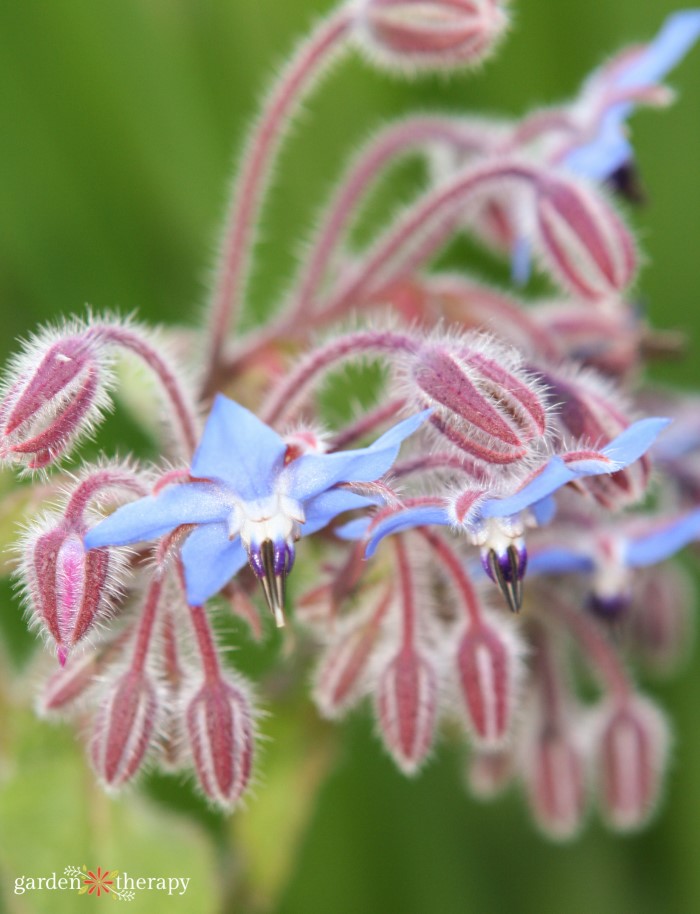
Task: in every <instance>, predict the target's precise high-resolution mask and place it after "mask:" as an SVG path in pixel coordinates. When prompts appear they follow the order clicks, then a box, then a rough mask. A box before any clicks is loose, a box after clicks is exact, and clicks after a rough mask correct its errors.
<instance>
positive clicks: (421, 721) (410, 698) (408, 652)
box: [375, 645, 438, 774]
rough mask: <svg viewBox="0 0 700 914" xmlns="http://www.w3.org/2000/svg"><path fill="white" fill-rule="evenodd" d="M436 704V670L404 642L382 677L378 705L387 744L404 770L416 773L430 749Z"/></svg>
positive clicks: (406, 772)
mask: <svg viewBox="0 0 700 914" xmlns="http://www.w3.org/2000/svg"><path fill="white" fill-rule="evenodd" d="M437 707H438V684H437V675H436V673H435V670H434V669H433V667H432V665H431V664H430V663H429V662H428V661H427V659H426V658H425V657H423V656H421V655H420V654H419V653H417V651H415V650H414V649H413V648H412V647H411V646H410V645H406V646H404V647H403V648H402V649H401V650H400V651H399V653H398V654H397V655H396V656H395V657H394V658H393V660H392V661H391V662H390V663H389V664H388V666H387V667H386V668H385V670H384V672H383V673H382V674H381V676H380V677H379V681H378V683H377V688H376V693H375V708H376V714H377V721H378V723H379V733H380V735H381V737H382V740H383V742H384V745H385V746H386V748H387V749H388V750H389V752H390V753H391V755H392V757H393V759H394V761H395V762H396V764H397V765H398V766H399V768H401V770H402V771H403V772H404V773H405V774H415V772H416V771H417V770H418V768H419V767H420V765H421V764H422V762H423V761H424V760H425V757H426V755H427V754H428V752H429V751H430V747H431V746H432V744H433V738H434V735H435V722H436V719H437Z"/></svg>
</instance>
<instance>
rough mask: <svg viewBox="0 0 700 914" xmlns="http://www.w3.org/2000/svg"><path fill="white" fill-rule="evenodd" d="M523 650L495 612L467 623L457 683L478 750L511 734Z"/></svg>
mask: <svg viewBox="0 0 700 914" xmlns="http://www.w3.org/2000/svg"><path fill="white" fill-rule="evenodd" d="M521 653H522V651H521V649H520V645H519V643H518V641H517V639H516V636H515V632H514V630H513V629H512V628H511V627H510V626H506V625H504V624H503V623H502V621H501V620H500V619H497V618H496V617H495V616H494V617H493V618H489V619H485V620H484V621H483V622H480V623H472V624H470V625H469V626H468V627H467V628H466V630H465V631H464V634H463V635H462V637H461V639H460V642H459V646H458V648H457V654H456V657H455V660H456V672H457V686H458V690H459V695H460V697H461V700H462V705H463V708H464V711H465V712H466V719H467V725H468V727H469V730H470V732H471V733H472V736H473V738H474V742H475V743H476V745H477V746H478V748H479V749H480V750H485V751H489V752H490V751H493V750H496V749H500V748H501V747H502V746H503V745H504V744H505V743H506V742H507V741H508V739H509V738H510V733H511V728H512V724H513V718H514V715H515V711H516V707H517V697H518V687H519V680H520V655H521Z"/></svg>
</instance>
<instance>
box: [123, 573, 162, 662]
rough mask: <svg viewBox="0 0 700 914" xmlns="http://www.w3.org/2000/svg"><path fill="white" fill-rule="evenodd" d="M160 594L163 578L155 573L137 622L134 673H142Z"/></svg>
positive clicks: (132, 660)
mask: <svg viewBox="0 0 700 914" xmlns="http://www.w3.org/2000/svg"><path fill="white" fill-rule="evenodd" d="M162 592H163V576H162V574H161V573H160V572H156V574H155V577H154V578H153V580H152V581H151V584H150V587H149V588H148V593H147V594H146V602H145V604H144V608H143V613H142V614H141V619H140V620H139V627H138V631H137V632H136V643H135V645H134V653H133V656H132V658H131V670H132V672H134V673H140V672H142V670H143V668H144V666H145V664H146V658H147V657H148V649H149V647H150V644H151V636H152V635H153V626H154V625H155V621H156V615H157V613H158V604H159V603H160V597H161V593H162Z"/></svg>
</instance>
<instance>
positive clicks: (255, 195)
mask: <svg viewBox="0 0 700 914" xmlns="http://www.w3.org/2000/svg"><path fill="white" fill-rule="evenodd" d="M353 17H354V13H353V12H352V10H351V9H350V8H345V7H341V8H340V9H339V10H337V11H336V12H335V13H333V14H332V15H331V16H330V17H329V18H328V19H325V20H323V21H322V22H321V23H320V24H319V25H318V26H317V28H316V30H315V31H314V32H312V34H311V35H310V36H309V38H308V39H307V40H306V41H305V42H304V43H303V44H302V45H301V47H300V48H299V49H298V51H297V53H296V54H295V55H294V56H293V57H292V59H291V61H290V62H289V64H288V65H287V66H286V67H285V69H284V70H283V72H282V75H281V77H280V78H279V79H278V80H277V82H276V83H275V85H274V87H273V89H272V91H271V93H270V94H269V96H268V97H267V99H266V100H265V102H264V104H263V109H262V110H263V114H262V117H261V118H260V120H259V121H258V123H257V124H256V125H255V126H254V128H253V131H252V135H251V137H250V139H249V141H248V142H247V144H246V146H245V149H244V153H243V156H242V158H241V165H240V170H239V172H238V177H237V180H236V183H235V185H234V190H233V196H232V202H231V205H230V207H229V215H228V218H227V220H226V229H225V232H224V236H223V245H222V249H221V255H220V259H219V267H218V270H217V276H216V280H215V283H214V291H213V295H212V298H211V301H210V304H209V327H208V346H207V348H208V366H209V375H208V377H207V378H206V381H205V393H206V394H208V395H210V394H211V393H212V392H213V391H212V384H213V383H215V380H216V376H217V373H218V370H219V367H220V363H221V355H222V351H223V346H224V342H225V339H226V335H227V332H228V330H229V327H230V326H231V323H232V322H233V321H234V320H235V318H236V316H237V315H238V313H239V312H240V307H241V299H242V296H243V293H244V289H245V281H246V274H247V271H248V266H249V261H250V259H251V258H250V254H251V249H252V247H253V244H254V241H255V229H256V226H257V223H258V220H259V210H260V207H261V205H262V202H263V198H264V193H265V189H266V186H267V184H268V181H269V177H270V173H271V171H272V166H273V163H274V160H275V157H276V155H277V152H278V151H279V148H280V145H281V141H282V139H283V137H284V135H285V133H286V130H287V127H288V125H289V123H290V121H291V119H292V117H293V114H294V112H295V110H296V109H297V108H298V107H299V105H300V104H301V102H302V100H303V98H304V96H305V94H306V92H307V91H308V89H309V88H310V87H311V86H312V85H313V84H314V80H315V78H316V77H318V75H319V73H320V72H321V71H322V69H323V67H324V66H325V65H326V63H327V62H328V60H329V58H330V56H331V55H332V54H333V53H334V52H335V51H336V50H337V49H338V47H339V46H340V44H341V42H342V41H343V40H344V39H345V37H346V35H347V33H348V30H349V28H350V26H351V24H352V21H353Z"/></svg>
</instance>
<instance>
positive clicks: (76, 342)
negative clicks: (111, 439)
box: [0, 333, 108, 469]
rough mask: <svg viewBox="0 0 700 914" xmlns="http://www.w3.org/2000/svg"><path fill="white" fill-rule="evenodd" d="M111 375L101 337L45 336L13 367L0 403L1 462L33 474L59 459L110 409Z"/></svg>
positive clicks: (21, 356) (39, 338) (19, 358)
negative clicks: (107, 391) (18, 465)
mask: <svg viewBox="0 0 700 914" xmlns="http://www.w3.org/2000/svg"><path fill="white" fill-rule="evenodd" d="M107 372H108V367H107V363H106V360H105V357H104V355H103V353H102V347H101V344H100V341H99V339H98V338H96V337H94V336H87V335H85V334H81V333H77V334H74V335H67V336H65V337H63V338H58V339H56V338H55V334H50V335H49V334H46V335H45V336H40V337H38V338H37V339H36V340H34V341H32V342H31V343H30V344H29V345H28V346H27V348H26V351H25V352H24V353H23V354H22V355H20V356H19V357H18V358H17V359H16V360H15V362H14V364H13V365H11V366H10V369H9V375H10V377H11V379H12V380H11V382H10V385H9V387H8V390H7V392H6V394H5V396H4V399H3V402H2V404H0V459H3V460H9V461H14V462H18V463H22V464H24V465H25V466H27V467H29V468H30V469H40V468H42V467H45V466H48V464H50V463H52V462H53V461H55V460H56V459H58V458H59V457H61V456H62V455H63V454H64V453H65V452H66V451H67V450H68V449H69V448H70V447H71V446H72V445H73V444H74V443H75V441H76V439H77V438H78V437H79V436H80V434H81V433H82V432H84V431H86V430H87V429H89V427H90V425H91V424H92V423H94V421H95V419H96V417H97V416H98V415H99V413H100V412H101V411H102V410H103V409H104V407H105V406H106V403H107V401H106V398H105V393H104V387H105V383H106V375H107Z"/></svg>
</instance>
